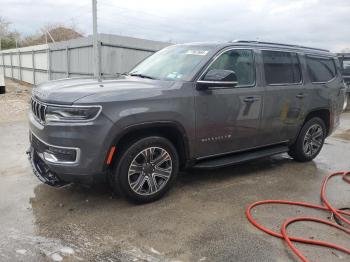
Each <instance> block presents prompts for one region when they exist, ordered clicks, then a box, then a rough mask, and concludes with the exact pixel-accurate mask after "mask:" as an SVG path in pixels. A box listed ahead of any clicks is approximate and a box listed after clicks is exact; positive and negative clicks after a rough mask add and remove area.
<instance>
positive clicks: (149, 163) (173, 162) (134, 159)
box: [113, 136, 179, 203]
mask: <svg viewBox="0 0 350 262" xmlns="http://www.w3.org/2000/svg"><path fill="white" fill-rule="evenodd" d="M146 158H148V159H146ZM178 172H179V156H178V153H177V151H176V149H175V147H174V146H173V144H172V143H171V142H170V141H169V140H168V139H166V138H163V137H158V136H151V137H146V138H142V139H140V140H137V141H135V142H133V143H131V144H130V145H129V146H128V147H127V148H126V149H125V150H124V151H123V152H122V154H121V157H120V159H119V161H118V164H117V166H116V167H115V169H114V172H113V187H114V188H115V189H116V191H117V192H120V193H121V194H122V195H123V196H125V197H126V198H127V199H128V200H130V201H132V202H136V203H148V202H152V201H155V200H157V199H159V198H161V197H162V196H163V195H164V194H165V193H166V192H167V191H168V190H169V189H170V187H171V186H172V184H173V183H174V181H175V179H176V176H177V174H178Z"/></svg>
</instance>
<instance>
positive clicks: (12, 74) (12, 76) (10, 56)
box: [10, 52, 13, 79]
mask: <svg viewBox="0 0 350 262" xmlns="http://www.w3.org/2000/svg"><path fill="white" fill-rule="evenodd" d="M10 66H11V78H12V79H13V64H12V52H10Z"/></svg>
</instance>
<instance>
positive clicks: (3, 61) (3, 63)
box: [1, 52, 6, 77]
mask: <svg viewBox="0 0 350 262" xmlns="http://www.w3.org/2000/svg"><path fill="white" fill-rule="evenodd" d="M1 56H2V72H3V73H4V77H6V69H5V58H4V53H3V52H2V53H1Z"/></svg>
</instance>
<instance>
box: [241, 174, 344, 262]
mask: <svg viewBox="0 0 350 262" xmlns="http://www.w3.org/2000/svg"><path fill="white" fill-rule="evenodd" d="M349 175H350V172H338V173H333V174H331V175H329V176H327V177H326V178H325V179H324V180H323V183H322V190H321V201H322V203H323V204H324V205H325V206H319V205H314V204H310V203H306V202H295V201H286V200H264V201H258V202H255V203H253V204H251V205H249V206H248V208H247V209H246V216H247V218H248V220H249V221H250V223H252V224H253V225H254V226H255V227H257V228H258V229H260V230H262V231H264V232H265V233H267V234H269V235H272V236H274V237H278V238H281V239H284V240H285V241H286V243H287V245H288V246H289V247H290V248H291V249H292V251H293V252H294V253H295V254H296V255H297V256H298V257H299V258H300V259H301V260H302V261H304V262H308V261H309V260H308V259H307V258H306V257H305V256H303V254H302V253H301V252H300V251H299V250H298V249H297V248H296V247H295V246H294V244H293V241H294V242H299V243H305V244H311V245H317V246H324V247H329V248H334V249H337V250H339V251H342V252H344V253H347V254H349V255H350V249H348V248H345V247H342V246H338V245H335V244H333V243H329V242H324V241H319V240H311V239H306V238H299V237H291V236H288V234H287V227H288V226H289V225H290V224H292V223H295V222H299V221H311V222H317V223H322V224H326V225H328V226H332V227H334V228H337V229H339V230H342V231H344V232H346V233H348V234H350V229H347V228H345V227H343V226H340V225H338V224H336V223H332V222H329V221H328V220H324V219H319V218H314V217H297V218H291V219H288V220H286V221H285V222H284V223H283V225H282V228H281V233H277V232H275V231H272V230H270V229H268V228H266V227H264V226H262V225H260V224H259V223H258V222H257V221H256V220H255V219H254V218H253V216H252V214H251V211H252V209H253V208H254V207H256V206H260V205H265V204H285V205H294V206H302V207H308V208H314V209H319V210H324V211H330V212H332V213H333V214H334V216H336V217H337V218H339V219H340V220H341V221H343V222H344V223H345V224H347V225H350V220H349V219H347V218H346V217H344V215H346V216H350V211H343V210H338V209H335V208H334V207H333V206H332V205H331V204H330V203H329V201H328V200H327V198H326V189H327V183H328V181H329V179H330V178H332V177H334V176H342V178H343V180H344V181H345V182H347V183H349V184H350V178H349Z"/></svg>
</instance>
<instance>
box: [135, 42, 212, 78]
mask: <svg viewBox="0 0 350 262" xmlns="http://www.w3.org/2000/svg"><path fill="white" fill-rule="evenodd" d="M212 48H213V47H211V46H192V45H174V46H170V47H167V48H164V49H163V50H161V51H159V52H157V53H155V54H154V55H152V56H150V57H149V58H147V59H146V60H144V61H143V62H141V63H140V64H139V65H137V66H136V67H135V68H134V69H133V70H131V71H130V75H135V76H140V77H146V78H153V79H160V80H185V81H189V80H190V76H191V75H192V74H193V70H195V68H196V66H198V65H199V64H200V62H202V61H203V60H204V59H205V58H206V57H207V56H208V54H209V51H210V50H211V49H212Z"/></svg>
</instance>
